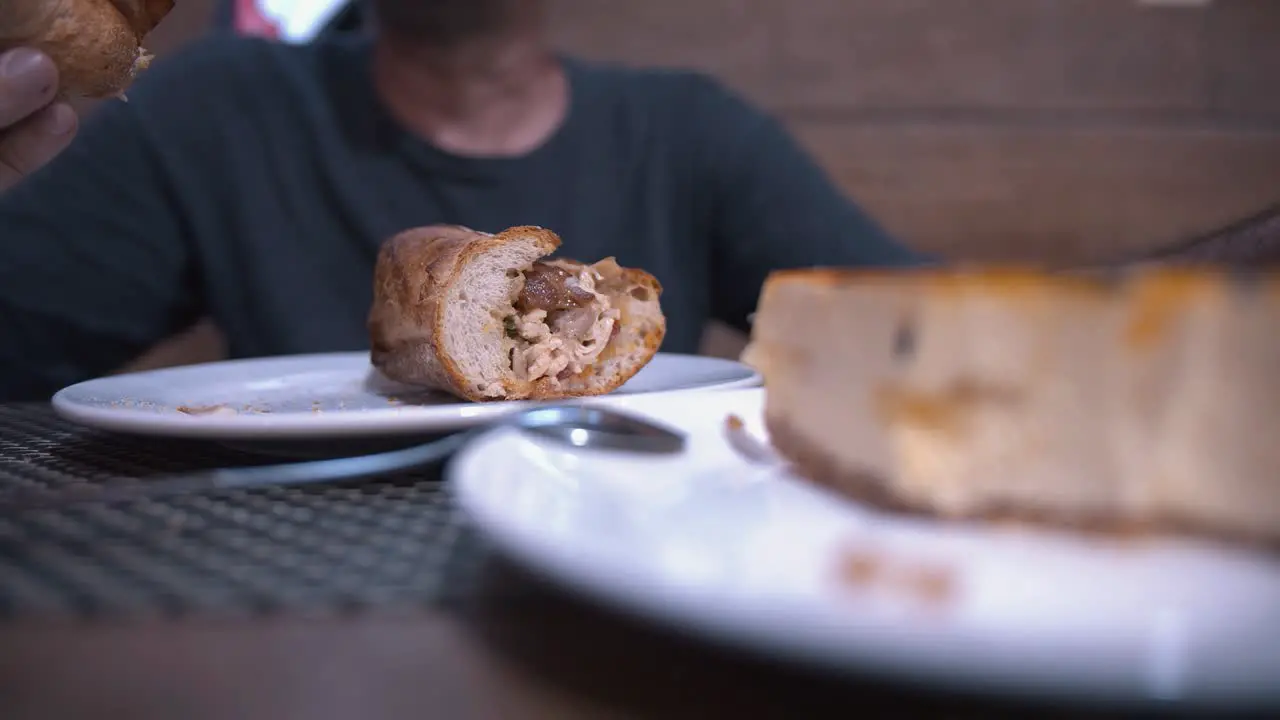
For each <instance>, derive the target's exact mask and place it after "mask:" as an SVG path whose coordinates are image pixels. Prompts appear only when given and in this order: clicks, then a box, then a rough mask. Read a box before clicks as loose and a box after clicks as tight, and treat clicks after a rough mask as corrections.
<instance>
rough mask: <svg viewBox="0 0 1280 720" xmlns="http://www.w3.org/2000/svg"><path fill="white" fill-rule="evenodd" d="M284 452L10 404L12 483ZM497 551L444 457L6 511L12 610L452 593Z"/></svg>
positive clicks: (248, 606) (356, 604)
mask: <svg viewBox="0 0 1280 720" xmlns="http://www.w3.org/2000/svg"><path fill="white" fill-rule="evenodd" d="M276 462H281V459H280V458H272V457H264V456H262V455H259V454H256V453H252V452H246V451H240V450H236V449H232V448H228V447H225V446H222V445H219V444H214V443H201V442H184V441H173V440H161V439H151V438H139V437H129V436H118V435H113V434H106V433H100V432H96V431H92V430H88V429H84V428H80V427H78V426H75V425H73V424H70V423H67V422H64V421H62V420H60V419H59V418H57V417H56V416H55V415H54V414H53V413H52V411H51V410H50V409H49V408H48V407H46V406H43V405H13V406H0V496H2V495H4V494H8V493H26V492H32V491H46V492H59V493H61V492H67V491H72V490H77V491H83V490H84V489H86V488H87V487H104V486H109V485H123V484H131V483H139V482H144V481H145V478H146V477H147V476H149V475H158V474H161V473H173V472H181V471H183V470H195V469H200V468H210V467H227V466H242V465H257V464H267V463H276ZM486 557H487V554H486V552H485V549H484V547H483V545H482V543H481V542H480V540H479V539H478V538H477V537H476V535H475V534H474V533H473V532H472V531H471V530H470V529H469V528H468V527H467V526H466V525H465V523H464V520H463V518H462V516H461V515H460V513H459V511H458V510H457V509H456V508H455V507H454V506H453V504H452V502H451V500H450V497H449V494H448V491H447V489H446V487H445V485H444V483H442V482H441V475H440V470H439V468H438V467H437V468H431V469H425V470H422V471H417V472H410V473H403V474H399V475H394V476H389V477H387V478H385V479H378V480H373V481H371V480H364V481H361V482H359V483H352V484H349V485H342V486H332V485H331V486H311V487H301V486H300V487H293V488H290V487H280V488H269V489H262V490H252V491H231V492H220V493H217V494H200V495H185V496H176V497H168V498H163V499H152V500H138V501H130V502H127V503H117V504H82V505H76V506H69V507H66V508H58V509H41V510H28V511H23V512H11V513H7V514H5V515H4V516H2V517H0V620H11V619H14V618H19V617H30V616H38V615H47V614H59V615H65V614H76V615H103V614H117V613H127V614H155V613H162V614H173V613H189V612H210V611H214V612H222V611H231V612H270V611H274V610H285V609H287V610H296V609H317V610H335V609H336V610H344V609H358V608H361V607H368V606H386V605H420V604H424V603H425V604H439V603H445V602H448V601H450V600H454V599H457V598H459V597H461V596H462V595H463V594H465V593H466V592H467V590H468V588H470V587H472V586H473V584H474V582H475V581H476V579H477V578H478V577H479V575H478V572H479V570H480V568H481V567H482V565H483V561H484V560H485V558H486Z"/></svg>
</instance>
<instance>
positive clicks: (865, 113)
mask: <svg viewBox="0 0 1280 720" xmlns="http://www.w3.org/2000/svg"><path fill="white" fill-rule="evenodd" d="M357 1H358V0H357ZM345 4H346V0H179V2H178V6H177V9H176V10H175V11H174V12H173V14H172V15H171V16H170V17H169V18H168V19H167V20H166V21H165V23H164V24H163V25H162V26H161V27H160V28H159V29H158V30H157V31H156V33H155V34H154V35H153V36H152V39H151V41H150V46H151V48H152V50H154V51H155V52H156V53H157V55H158V56H159V57H160V60H159V61H160V62H163V59H164V57H165V56H166V55H168V54H171V53H172V52H174V51H175V50H177V49H179V48H180V47H181V46H183V45H184V44H186V43H189V42H191V41H193V40H195V39H197V38H198V37H200V36H201V35H203V34H204V33H206V32H244V33H257V34H263V35H268V36H271V37H275V38H277V39H278V40H279V41H281V42H292V41H305V40H306V39H307V38H309V37H311V36H313V34H314V33H317V32H332V31H346V30H345V29H346V28H350V27H353V26H355V25H356V24H358V22H357V21H358V9H359V8H358V6H355V7H349V8H344V5H345ZM553 6H554V11H553V16H552V21H551V22H552V28H553V31H554V35H555V37H556V38H557V39H558V41H559V43H560V45H561V46H562V47H563V48H564V49H565V50H566V51H568V52H571V53H574V54H577V55H580V56H583V57H588V58H602V59H610V60H619V61H624V62H634V63H638V64H646V65H675V66H684V67H693V68H698V69H701V70H705V71H707V72H710V73H712V74H714V75H716V76H717V77H719V78H721V79H722V80H723V81H725V82H727V83H728V84H730V85H731V86H733V87H735V88H736V89H738V90H739V91H740V92H742V93H744V94H745V95H747V96H748V97H749V98H751V99H752V100H754V101H755V102H757V103H758V104H760V105H762V106H763V107H765V108H766V109H768V110H770V111H771V112H773V113H774V114H776V115H777V116H778V117H780V118H782V119H783V120H784V121H786V122H787V124H788V125H789V126H790V127H791V129H792V130H793V131H794V132H795V133H796V135H797V137H798V138H799V139H800V140H801V141H802V142H803V143H804V144H805V145H806V146H807V147H808V148H809V149H810V151H811V152H812V153H813V154H814V156H815V157H816V158H817V160H818V161H819V162H820V163H822V164H823V165H824V166H825V167H826V168H827V170H828V171H829V172H830V173H831V174H832V176H833V177H835V178H836V179H837V180H838V181H839V182H840V184H841V185H842V186H843V187H844V188H845V189H846V190H847V192H848V193H850V195H852V196H853V197H855V198H856V199H857V200H858V202H859V203H860V204H862V205H863V206H864V207H865V208H867V209H868V210H869V211H870V212H871V213H872V214H873V215H875V216H876V217H877V218H878V219H879V221H880V222H882V223H883V224H884V225H886V226H887V227H888V228H889V229H890V230H891V231H893V232H894V233H896V234H897V235H898V236H899V237H901V238H902V239H904V240H905V241H907V242H908V243H909V244H912V245H914V246H916V247H919V248H921V249H924V250H928V251H933V252H939V253H942V254H944V255H947V256H951V257H955V258H971V259H981V260H994V259H1002V260H1017V259H1033V258H1034V259H1038V260H1045V261H1053V262H1064V263H1065V262H1091V261H1096V260H1103V259H1106V258H1112V257H1117V256H1119V255H1122V254H1126V253H1131V252H1137V251H1141V250H1144V249H1148V248H1154V247H1157V246H1160V245H1163V244H1167V243H1169V242H1173V241H1176V240H1179V239H1182V238H1185V237H1187V236H1190V235H1195V234H1197V233H1200V232H1205V231H1208V230H1211V229H1214V228H1216V227H1218V226H1221V225H1224V224H1227V223H1229V222H1231V221H1232V220H1235V219H1238V218H1241V217H1244V216H1246V215H1249V214H1252V213H1254V212H1256V211H1258V210H1260V209H1262V208H1263V207H1265V206H1267V205H1269V204H1271V203H1273V202H1275V201H1276V199H1277V197H1280V82H1277V78H1280V2H1276V1H1275V0H645V1H644V2H637V1H635V0H554V2H553ZM81 110H82V111H83V112H86V113H88V112H92V110H93V106H92V105H91V104H86V105H83V106H82V107H81ZM741 343H742V338H741V337H739V336H738V335H737V334H736V333H734V332H732V331H729V330H728V329H725V328H720V327H711V328H708V332H707V336H706V341H705V343H704V351H705V352H706V353H708V354H713V355H721V356H729V357H736V355H737V353H738V352H739V350H740V348H741ZM222 352H223V350H222V344H221V340H220V337H219V335H218V332H217V329H216V328H214V327H212V326H211V325H209V324H208V323H202V324H200V325H198V326H197V327H196V328H194V329H193V330H192V331H190V332H189V333H185V334H184V335H182V336H181V337H178V338H174V339H173V340H171V341H169V342H167V343H164V344H163V345H162V346H161V347H158V348H156V349H155V350H154V351H153V352H151V353H150V354H148V355H147V356H146V357H144V358H143V359H142V360H141V361H139V362H138V363H137V364H135V365H132V366H130V367H129V368H127V369H128V370H135V369H141V368H150V367H158V366H165V365H174V364H182V363H189V362H203V361H206V360H215V359H219V358H220V357H222Z"/></svg>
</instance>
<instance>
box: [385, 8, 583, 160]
mask: <svg viewBox="0 0 1280 720" xmlns="http://www.w3.org/2000/svg"><path fill="white" fill-rule="evenodd" d="M373 74H374V83H375V86H376V87H377V91H378V94H379V95H380V96H381V98H382V101H383V102H384V103H386V105H387V108H388V110H389V111H390V112H391V114H392V116H393V117H394V118H395V119H396V120H397V121H398V122H399V123H400V124H402V125H403V126H404V127H405V128H406V129H407V130H409V131H410V132H413V133H415V134H417V135H419V136H420V137H422V138H423V139H425V140H427V141H429V142H431V143H432V144H433V145H435V146H436V147H439V148H440V149H442V150H445V151H448V152H452V153H455V154H459V155H472V156H509V157H510V156H518V155H523V154H526V153H528V152H530V151H532V150H534V149H535V148H537V147H538V146H540V145H542V144H543V143H544V142H546V141H547V139H548V138H550V137H551V135H552V134H554V133H555V131H556V129H558V128H559V127H560V125H561V123H563V122H564V119H565V117H566V116H567V115H568V109H569V87H568V80H567V78H566V77H565V72H564V69H563V68H562V67H561V65H560V63H559V62H557V59H556V57H555V55H554V54H553V53H552V52H551V51H550V50H549V49H548V48H547V47H546V46H545V45H544V44H543V43H542V41H541V39H540V38H539V37H537V36H536V35H533V34H523V33H508V34H504V35H495V36H492V37H481V38H476V39H475V40H471V41H467V42H463V43H459V44H457V45H452V46H450V47H447V48H438V47H410V46H407V45H406V44H405V43H402V42H397V41H395V40H394V39H391V38H382V39H380V40H379V42H378V43H377V46H376V48H375V51H374V61H373Z"/></svg>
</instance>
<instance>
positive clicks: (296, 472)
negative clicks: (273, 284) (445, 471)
mask: <svg viewBox="0 0 1280 720" xmlns="http://www.w3.org/2000/svg"><path fill="white" fill-rule="evenodd" d="M470 436H471V433H469V432H461V433H457V434H454V435H449V436H447V437H443V438H440V439H439V440H433V441H432V442H429V443H425V444H422V445H415V446H413V447H409V448H404V449H402V450H391V451H389V452H381V453H373V454H371V455H359V456H356V457H349V458H337V459H333V460H308V461H304V462H291V463H280V464H276V465H259V466H255V467H243V468H216V469H211V470H197V471H194V472H186V473H180V474H174V475H161V476H153V477H150V478H145V479H142V480H140V481H139V482H138V484H137V485H130V486H128V487H109V488H106V489H102V490H91V491H87V492H63V493H58V492H40V493H21V494H14V495H10V496H7V497H0V515H3V514H9V513H21V512H29V511H33V510H56V509H62V508H66V507H69V506H72V505H80V504H84V503H96V504H102V503H127V502H135V501H138V500H152V499H157V498H162V497H172V496H175V495H189V494H192V493H207V492H217V491H226V490H248V489H255V488H265V487H284V486H297V485H321V484H334V483H341V482H348V481H352V480H362V479H366V478H371V477H377V476H379V475H386V474H388V473H395V472H403V471H405V470H411V469H413V468H419V467H425V466H427V465H432V464H435V463H437V462H440V461H443V460H445V459H447V458H448V457H449V456H450V455H452V454H453V453H454V452H456V451H457V450H458V449H459V448H461V447H462V445H463V444H464V443H465V442H466V441H467V440H468V439H469V438H470Z"/></svg>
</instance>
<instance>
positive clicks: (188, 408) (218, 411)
mask: <svg viewBox="0 0 1280 720" xmlns="http://www.w3.org/2000/svg"><path fill="white" fill-rule="evenodd" d="M178 412H180V413H182V414H184V415H235V414H236V409H235V408H230V407H227V406H226V405H179V406H178Z"/></svg>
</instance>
